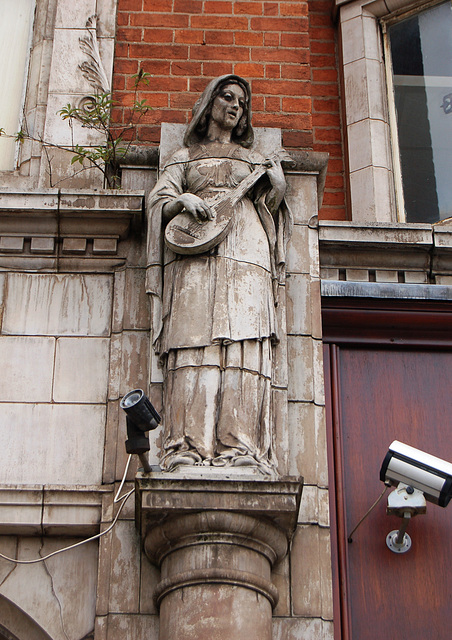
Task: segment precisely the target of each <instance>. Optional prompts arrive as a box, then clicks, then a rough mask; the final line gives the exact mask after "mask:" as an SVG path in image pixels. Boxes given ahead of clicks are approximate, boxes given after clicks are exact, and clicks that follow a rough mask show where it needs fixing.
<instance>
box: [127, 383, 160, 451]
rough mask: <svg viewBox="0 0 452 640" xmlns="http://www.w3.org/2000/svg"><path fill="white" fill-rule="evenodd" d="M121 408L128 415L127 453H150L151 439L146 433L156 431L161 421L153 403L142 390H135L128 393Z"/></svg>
mask: <svg viewBox="0 0 452 640" xmlns="http://www.w3.org/2000/svg"><path fill="white" fill-rule="evenodd" d="M119 406H120V407H121V409H124V411H125V412H126V414H127V418H126V420H127V440H126V451H127V453H137V454H138V455H141V454H143V453H144V452H145V451H149V448H150V447H149V438H148V437H147V436H145V435H144V433H145V432H146V431H153V430H154V429H156V428H157V427H158V425H159V423H160V421H161V418H160V416H159V414H158V413H157V411H156V410H155V409H154V407H153V406H152V404H151V401H150V400H149V398H148V397H147V396H146V395H145V394H144V391H143V390H142V389H134V390H133V391H129V393H126V395H125V396H124V397H123V399H122V400H121V402H120V403H119Z"/></svg>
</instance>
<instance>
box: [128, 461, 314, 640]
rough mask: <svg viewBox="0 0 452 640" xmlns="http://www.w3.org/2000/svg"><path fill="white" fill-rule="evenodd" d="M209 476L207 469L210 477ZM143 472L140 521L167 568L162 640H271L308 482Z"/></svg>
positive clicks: (160, 599) (153, 554)
mask: <svg viewBox="0 0 452 640" xmlns="http://www.w3.org/2000/svg"><path fill="white" fill-rule="evenodd" d="M205 475H207V474H205ZM205 475H204V477H200V478H193V479H191V478H190V479H188V478H184V477H180V476H179V477H178V476H176V475H174V474H163V473H159V474H150V475H149V476H145V475H144V474H141V475H140V474H139V475H138V477H137V480H136V482H137V493H136V495H137V504H136V507H137V514H136V515H137V523H138V525H139V527H140V530H141V533H142V536H143V540H144V548H145V551H146V554H147V556H148V557H149V559H150V560H151V562H153V563H154V564H156V565H157V566H159V567H160V570H161V582H160V583H159V585H158V587H157V589H156V594H155V597H156V602H157V605H158V606H159V609H160V640H195V639H196V640H239V639H242V638H243V639H245V640H271V637H272V631H271V629H272V623H271V622H272V620H271V618H272V608H273V607H274V606H275V605H276V603H277V601H278V592H277V589H276V588H275V587H274V585H273V584H272V583H271V569H272V567H273V566H274V565H275V564H276V563H277V562H278V561H280V560H281V559H282V558H283V557H284V556H285V554H286V553H287V549H288V543H289V540H290V537H291V535H292V533H293V530H294V527H295V524H296V518H297V513H298V506H299V501H300V497H301V490H302V480H301V479H300V478H297V479H295V478H285V479H283V480H274V481H272V480H259V479H254V478H252V479H245V478H244V477H240V478H237V477H235V478H230V477H229V478H228V477H226V476H224V479H223V478H221V476H220V475H217V474H215V476H213V477H210V478H209V479H207V478H206V477H205Z"/></svg>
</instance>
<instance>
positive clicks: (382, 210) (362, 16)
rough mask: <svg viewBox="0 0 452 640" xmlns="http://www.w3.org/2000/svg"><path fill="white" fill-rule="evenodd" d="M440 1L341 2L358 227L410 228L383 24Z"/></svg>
mask: <svg viewBox="0 0 452 640" xmlns="http://www.w3.org/2000/svg"><path fill="white" fill-rule="evenodd" d="M441 1H442V0H428V1H427V2H426V1H425V0H417V1H416V2H413V0H351V1H350V0H336V12H337V17H338V28H339V58H340V70H341V82H342V87H343V91H342V95H343V101H342V102H343V118H344V119H343V126H344V139H345V156H346V157H345V162H346V167H347V169H346V170H347V175H348V183H347V184H348V194H347V195H348V202H349V219H350V220H351V221H353V222H356V223H366V224H367V223H385V224H387V223H397V222H400V223H403V224H405V223H406V219H405V215H404V209H403V206H402V205H401V203H400V197H399V195H398V194H399V193H400V188H398V193H397V195H396V183H399V184H401V172H400V164H398V163H400V159H399V153H398V144H397V145H396V143H395V141H394V138H393V136H394V131H395V128H394V126H393V124H392V120H393V116H391V117H390V105H389V103H390V99H389V91H390V90H392V89H390V88H389V84H388V78H387V73H388V70H387V64H386V63H387V61H388V55H387V53H385V51H384V43H383V33H382V24H383V20H384V21H386V22H387V23H388V22H389V21H390V20H400V17H399V16H401V15H407V13H408V12H413V13H419V12H421V11H424V10H425V9H428V8H429V7H430V6H433V5H435V4H440V3H441ZM389 59H390V58H389ZM390 120H391V121H390ZM396 156H397V161H396ZM398 200H399V201H398ZM406 224H410V223H406ZM413 224H425V223H413Z"/></svg>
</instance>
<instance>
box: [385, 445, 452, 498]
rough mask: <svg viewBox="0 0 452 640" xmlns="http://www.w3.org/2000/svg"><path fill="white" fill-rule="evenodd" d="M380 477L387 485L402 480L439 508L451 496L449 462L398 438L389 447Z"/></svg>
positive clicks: (451, 465)
mask: <svg viewBox="0 0 452 640" xmlns="http://www.w3.org/2000/svg"><path fill="white" fill-rule="evenodd" d="M380 480H381V481H382V482H384V483H385V484H387V485H388V486H397V485H398V484H399V483H400V482H403V483H404V484H406V485H408V486H411V487H414V488H415V489H419V491H422V492H423V493H424V494H425V498H426V499H427V500H428V501H429V502H433V503H434V504H437V505H439V506H440V507H447V505H448V504H449V502H450V500H451V498H452V464H451V463H450V462H447V461H446V460H442V459H441V458H437V457H436V456H432V455H430V454H429V453H425V452H424V451H421V450H420V449H416V448H415V447H411V446H410V445H407V444H403V443H402V442H399V441H398V440H394V442H392V443H391V445H390V446H389V451H388V453H387V454H386V456H385V459H384V460H383V464H382V465H381V470H380Z"/></svg>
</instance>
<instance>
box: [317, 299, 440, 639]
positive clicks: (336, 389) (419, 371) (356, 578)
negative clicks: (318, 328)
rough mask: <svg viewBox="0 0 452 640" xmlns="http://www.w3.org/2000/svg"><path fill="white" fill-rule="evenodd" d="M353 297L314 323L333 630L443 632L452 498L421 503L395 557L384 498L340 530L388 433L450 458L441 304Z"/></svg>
mask: <svg viewBox="0 0 452 640" xmlns="http://www.w3.org/2000/svg"><path fill="white" fill-rule="evenodd" d="M347 304H348V305H349V306H350V308H349V309H348V310H347V308H346V305H347ZM360 305H361V308H360ZM364 306H365V305H363V303H360V302H356V303H354V304H352V305H350V303H349V302H347V301H342V303H341V304H340V303H339V302H337V307H335V306H334V304H333V305H331V303H330V307H329V308H328V309H326V312H325V323H324V333H325V336H324V340H325V373H326V381H327V387H328V389H327V396H328V397H329V402H328V404H329V410H328V416H329V425H330V460H331V465H332V468H333V470H334V477H332V486H333V494H332V496H331V498H332V507H333V509H332V511H333V513H332V516H333V517H332V521H333V524H334V525H335V527H336V531H337V539H336V560H337V564H336V567H335V568H336V573H335V575H336V586H337V589H336V604H337V605H338V606H337V608H338V609H340V611H341V614H340V619H341V625H340V628H339V625H337V627H336V637H337V638H343V640H384V639H386V640H395V639H396V638H410V640H417V639H419V640H421V639H422V640H430V639H431V640H440V639H441V640H443V639H444V640H446V639H448V638H450V637H452V631H451V625H452V572H451V564H452V507H449V508H448V509H443V508H441V507H437V506H436V505H432V504H428V506H427V514H426V515H419V516H417V517H416V518H414V519H413V520H412V522H411V523H410V525H409V529H408V533H409V534H410V536H411V538H412V543H413V544H412V548H411V550H410V551H408V552H407V553H406V554H403V555H402V554H400V555H399V554H395V553H393V552H391V551H390V550H389V549H388V548H387V546H386V542H385V539H386V535H387V534H388V533H389V531H391V530H393V529H397V528H398V526H399V523H400V520H399V519H398V518H397V517H396V516H387V515H386V504H387V495H386V496H385V497H384V498H383V499H382V500H381V501H380V503H379V504H378V505H377V507H376V508H375V509H374V510H373V511H372V512H371V513H370V515H369V516H368V517H367V518H366V519H365V520H364V521H363V523H362V524H361V526H360V527H359V528H358V529H357V531H356V532H355V534H354V536H353V542H351V543H348V542H347V537H348V534H349V533H350V531H351V530H352V529H353V527H354V526H355V525H356V524H357V523H358V521H359V520H360V519H361V518H362V517H363V516H364V515H365V513H366V512H367V510H368V509H369V507H370V506H371V505H372V504H373V503H374V501H375V500H376V498H378V496H379V495H380V493H381V491H382V489H384V486H383V484H382V483H381V482H380V480H379V471H380V466H381V463H382V461H383V458H384V456H385V454H386V452H387V450H388V446H389V444H390V443H391V442H392V441H393V440H400V441H401V442H404V443H406V444H410V445H412V446H414V447H417V448H419V449H422V450H424V451H426V452H428V453H431V454H433V455H436V456H438V457H440V458H443V459H446V460H448V461H452V437H451V435H452V424H451V423H452V336H451V333H452V313H451V307H450V306H446V305H443V306H441V307H439V306H435V305H424V306H421V307H420V308H419V306H418V307H417V308H414V307H412V306H411V307H410V305H403V304H399V305H397V306H395V308H393V309H391V308H390V305H387V308H386V309H376V308H373V309H372V308H371V309H366V308H364ZM328 391H329V393H328ZM337 613H338V612H337V611H336V614H337Z"/></svg>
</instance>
